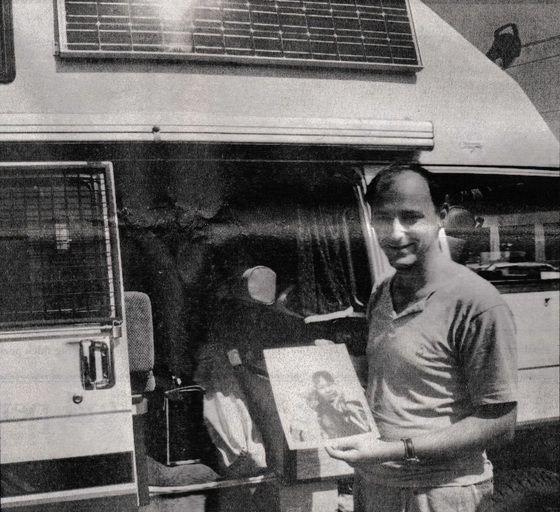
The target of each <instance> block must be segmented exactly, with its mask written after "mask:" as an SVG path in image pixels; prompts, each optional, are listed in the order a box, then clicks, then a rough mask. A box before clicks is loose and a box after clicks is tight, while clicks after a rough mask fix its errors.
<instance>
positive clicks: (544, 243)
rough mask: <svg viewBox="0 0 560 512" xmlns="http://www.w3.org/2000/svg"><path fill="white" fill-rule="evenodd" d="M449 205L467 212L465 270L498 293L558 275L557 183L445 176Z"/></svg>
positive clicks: (559, 217)
mask: <svg viewBox="0 0 560 512" xmlns="http://www.w3.org/2000/svg"><path fill="white" fill-rule="evenodd" d="M441 181H442V183H443V185H444V188H445V190H446V191H448V192H449V193H448V198H449V202H450V204H452V205H460V206H462V207H464V208H466V209H467V210H469V211H470V212H472V214H473V217H474V219H475V220H476V223H475V225H474V226H473V229H472V230H470V231H469V232H465V233H464V235H465V238H466V239H467V241H468V257H467V259H466V264H467V266H468V267H470V268H471V269H472V270H474V271H475V272H477V273H478V274H479V275H481V276H482V277H484V278H486V279H488V280H490V281H492V282H493V283H494V284H495V285H496V286H497V287H498V288H499V289H505V288H511V287H512V286H527V285H528V284H529V283H533V284H534V285H535V286H537V285H538V283H541V282H542V281H549V280H556V283H557V282H558V281H557V280H558V278H559V277H560V274H559V268H558V267H559V264H560V258H559V241H560V236H559V230H560V208H559V206H558V183H557V182H558V178H555V177H535V176H533V177H531V176H483V175H469V174H465V175H446V176H441Z"/></svg>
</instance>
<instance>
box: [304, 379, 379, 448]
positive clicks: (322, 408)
mask: <svg viewBox="0 0 560 512" xmlns="http://www.w3.org/2000/svg"><path fill="white" fill-rule="evenodd" d="M312 380H313V391H314V393H313V394H314V395H315V400H316V403H317V405H316V406H315V412H316V414H317V421H318V422H319V426H320V427H321V432H322V436H323V437H324V438H325V439H335V438H338V437H348V436H352V435H355V434H362V433H364V432H369V431H370V430H371V428H370V427H369V425H368V421H367V417H366V414H365V412H364V410H363V408H362V405H361V404H360V403H359V402H357V401H354V400H346V399H345V398H344V395H343V394H342V393H341V391H340V390H339V389H338V388H337V386H336V383H335V381H334V377H333V376H332V375H331V374H330V373H329V372H327V371H319V372H315V373H314V374H313V376H312Z"/></svg>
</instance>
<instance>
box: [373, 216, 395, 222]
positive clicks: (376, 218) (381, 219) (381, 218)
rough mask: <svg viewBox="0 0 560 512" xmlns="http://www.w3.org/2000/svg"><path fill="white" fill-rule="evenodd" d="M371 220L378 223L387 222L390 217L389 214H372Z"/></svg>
mask: <svg viewBox="0 0 560 512" xmlns="http://www.w3.org/2000/svg"><path fill="white" fill-rule="evenodd" d="M373 221H374V222H378V223H382V222H383V223H387V222H391V217H390V216H389V215H374V216H373Z"/></svg>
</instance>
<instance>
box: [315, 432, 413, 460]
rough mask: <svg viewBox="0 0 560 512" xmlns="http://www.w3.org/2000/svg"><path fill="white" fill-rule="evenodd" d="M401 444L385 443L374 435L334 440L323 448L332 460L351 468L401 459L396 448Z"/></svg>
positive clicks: (360, 435)
mask: <svg viewBox="0 0 560 512" xmlns="http://www.w3.org/2000/svg"><path fill="white" fill-rule="evenodd" d="M401 444H402V443H386V442H384V441H381V440H379V439H378V438H377V437H375V435H374V434H371V433H369V434H359V435H356V436H350V437H344V438H342V439H336V440H334V441H333V442H332V443H330V445H327V446H326V447H325V448H326V450H327V453H328V454H329V455H330V456H331V457H333V458H334V459H338V460H343V461H345V462H346V463H348V464H349V465H350V466H352V467H356V466H368V465H375V464H381V463H382V462H387V461H389V460H396V459H398V458H402V456H403V455H404V446H403V448H402V450H403V454H398V453H397V451H398V449H399V448H398V447H399V445H401Z"/></svg>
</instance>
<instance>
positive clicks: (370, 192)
mask: <svg viewBox="0 0 560 512" xmlns="http://www.w3.org/2000/svg"><path fill="white" fill-rule="evenodd" d="M407 171H411V172H415V173H416V174H419V175H420V176H422V178H424V180H425V181H426V183H427V184H428V189H429V191H430V197H431V198H432V203H433V204H434V208H435V209H436V210H438V209H439V208H440V207H441V206H442V205H443V203H444V202H445V195H444V193H443V192H442V190H441V188H440V186H439V184H438V182H437V180H436V179H435V177H434V174H432V173H431V172H430V171H428V170H427V169H425V168H424V167H422V166H421V165H420V164H416V163H394V164H391V165H389V166H388V167H386V168H385V169H382V170H381V171H379V172H378V173H377V174H376V175H375V177H374V178H373V180H372V181H371V183H370V184H369V185H368V188H367V192H366V195H365V200H366V201H367V202H368V203H369V204H370V205H371V204H372V203H374V202H375V198H376V196H377V194H378V193H379V192H380V191H384V190H386V189H387V188H388V187H389V184H390V183H392V182H393V177H395V176H397V175H399V174H401V173H403V172H407Z"/></svg>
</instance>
